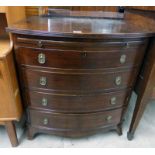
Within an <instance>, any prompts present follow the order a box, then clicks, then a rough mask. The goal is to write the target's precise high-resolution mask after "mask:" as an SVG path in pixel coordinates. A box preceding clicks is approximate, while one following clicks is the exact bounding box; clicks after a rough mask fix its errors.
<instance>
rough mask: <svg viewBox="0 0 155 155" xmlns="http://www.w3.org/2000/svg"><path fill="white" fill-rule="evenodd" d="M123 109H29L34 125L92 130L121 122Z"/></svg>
mask: <svg viewBox="0 0 155 155" xmlns="http://www.w3.org/2000/svg"><path fill="white" fill-rule="evenodd" d="M121 114H122V109H117V110H112V111H106V112H98V113H89V114H63V113H51V112H45V111H37V110H29V115H30V124H31V126H34V127H42V128H52V129H57V130H59V129H60V130H91V129H95V128H102V127H104V126H108V125H111V124H114V125H117V124H118V123H119V122H120V119H121Z"/></svg>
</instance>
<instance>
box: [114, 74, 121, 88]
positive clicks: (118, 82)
mask: <svg viewBox="0 0 155 155" xmlns="http://www.w3.org/2000/svg"><path fill="white" fill-rule="evenodd" d="M121 83H122V77H121V76H117V77H116V78H115V84H116V85H117V86H119V85H120V84H121Z"/></svg>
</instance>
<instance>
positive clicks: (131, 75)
mask: <svg viewBox="0 0 155 155" xmlns="http://www.w3.org/2000/svg"><path fill="white" fill-rule="evenodd" d="M21 74H22V77H23V79H24V81H23V82H24V86H25V87H27V88H29V89H31V88H33V89H47V90H51V91H59V92H67V91H70V92H74V91H75V92H76V91H81V92H85V91H87V92H94V91H103V90H111V89H121V88H127V87H132V85H133V82H134V80H135V77H136V75H137V69H132V70H124V71H119V72H118V71H117V72H103V73H102V72H100V73H91V72H89V71H88V72H85V73H79V72H78V73H77V72H73V71H72V72H63V71H60V72H54V71H45V70H44V71H43V70H34V69H33V70H32V69H31V68H27V69H25V68H23V69H22V72H21Z"/></svg>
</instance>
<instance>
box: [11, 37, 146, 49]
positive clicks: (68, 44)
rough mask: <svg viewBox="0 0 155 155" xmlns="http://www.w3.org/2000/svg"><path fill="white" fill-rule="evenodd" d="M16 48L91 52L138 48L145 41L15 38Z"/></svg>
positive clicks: (144, 43) (137, 39)
mask: <svg viewBox="0 0 155 155" xmlns="http://www.w3.org/2000/svg"><path fill="white" fill-rule="evenodd" d="M14 41H15V45H16V46H22V47H32V48H42V49H62V50H88V51H90V50H92V51H96V50H99V51H107V50H110V51H111V50H118V51H120V50H122V49H130V48H136V49H137V48H139V47H141V46H145V45H146V44H147V39H139V38H135V39H122V40H119V39H117V40H109V41H104V40H96V41H92V40H91V41H90V40H88V39H86V38H80V39H77V38H64V39H63V38H61V39H60V38H59V39H58V38H56V39H54V38H53V39H52V38H50V40H47V39H44V38H43V37H42V38H41V39H37V38H25V37H20V36H17V37H15V38H14Z"/></svg>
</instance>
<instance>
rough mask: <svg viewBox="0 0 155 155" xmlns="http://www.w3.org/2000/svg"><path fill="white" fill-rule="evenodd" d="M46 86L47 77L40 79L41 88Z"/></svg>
mask: <svg viewBox="0 0 155 155" xmlns="http://www.w3.org/2000/svg"><path fill="white" fill-rule="evenodd" d="M46 84H47V79H46V77H43V76H42V77H40V85H41V86H46Z"/></svg>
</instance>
